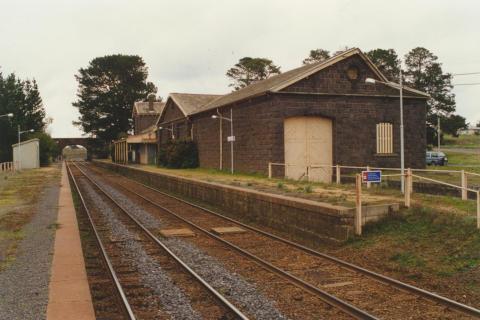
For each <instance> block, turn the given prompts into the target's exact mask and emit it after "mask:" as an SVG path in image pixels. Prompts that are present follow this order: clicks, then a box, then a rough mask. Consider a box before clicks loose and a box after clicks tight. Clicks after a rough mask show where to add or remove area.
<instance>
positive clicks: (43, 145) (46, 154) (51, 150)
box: [27, 132, 60, 166]
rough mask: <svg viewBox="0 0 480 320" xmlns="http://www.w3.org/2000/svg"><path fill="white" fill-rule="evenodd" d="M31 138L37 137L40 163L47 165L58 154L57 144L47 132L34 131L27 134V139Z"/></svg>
mask: <svg viewBox="0 0 480 320" xmlns="http://www.w3.org/2000/svg"><path fill="white" fill-rule="evenodd" d="M33 138H37V139H38V140H39V147H40V150H39V151H40V165H42V166H47V165H48V164H50V162H52V160H53V159H55V158H56V157H57V156H58V155H59V154H60V150H59V149H58V145H57V144H56V143H55V141H54V140H53V139H52V137H50V135H49V134H48V133H45V132H35V133H33V134H29V135H28V137H27V139H33Z"/></svg>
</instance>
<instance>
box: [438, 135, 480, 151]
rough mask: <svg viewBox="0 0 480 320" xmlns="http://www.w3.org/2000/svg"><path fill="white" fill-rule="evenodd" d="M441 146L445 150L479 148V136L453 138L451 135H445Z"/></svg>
mask: <svg viewBox="0 0 480 320" xmlns="http://www.w3.org/2000/svg"><path fill="white" fill-rule="evenodd" d="M443 145H444V146H445V147H447V148H449V147H454V148H465V149H469V148H479V147H480V135H474V134H473V135H461V136H459V137H458V138H455V137H453V136H451V135H445V136H444V139H443Z"/></svg>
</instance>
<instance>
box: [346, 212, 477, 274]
mask: <svg viewBox="0 0 480 320" xmlns="http://www.w3.org/2000/svg"><path fill="white" fill-rule="evenodd" d="M360 249H361V250H360ZM342 250H346V251H349V252H350V251H352V252H353V251H359V250H360V251H361V253H358V254H361V255H364V256H365V255H366V256H368V255H375V256H377V257H376V258H377V259H380V260H383V261H384V263H383V264H384V266H383V267H384V268H386V269H388V270H392V271H394V272H398V273H403V274H404V275H405V276H407V277H409V278H419V277H420V278H421V277H424V276H426V275H434V276H437V277H452V276H455V275H457V274H458V273H464V272H468V271H471V270H474V269H475V268H478V267H479V266H480V232H479V231H478V230H477V229H476V227H475V224H474V223H472V221H471V219H468V218H467V217H464V216H459V215H456V214H451V213H447V212H438V211H436V210H434V209H432V208H428V207H425V206H422V207H414V208H412V209H410V210H408V211H407V212H405V214H404V215H402V216H400V215H398V216H394V217H389V218H386V219H384V220H382V221H380V222H378V223H375V224H372V225H369V226H367V227H366V228H365V235H364V236H363V237H362V238H357V239H353V240H351V241H349V242H348V243H347V244H346V245H345V246H344V248H343V249H342Z"/></svg>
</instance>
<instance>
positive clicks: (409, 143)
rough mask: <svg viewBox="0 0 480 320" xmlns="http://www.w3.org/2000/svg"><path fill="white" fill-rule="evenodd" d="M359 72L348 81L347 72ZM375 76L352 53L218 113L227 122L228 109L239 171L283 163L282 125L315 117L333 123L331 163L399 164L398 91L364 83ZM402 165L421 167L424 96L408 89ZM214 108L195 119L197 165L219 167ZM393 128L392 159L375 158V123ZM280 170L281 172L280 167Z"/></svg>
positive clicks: (226, 159)
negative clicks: (280, 89)
mask: <svg viewBox="0 0 480 320" xmlns="http://www.w3.org/2000/svg"><path fill="white" fill-rule="evenodd" d="M351 66H355V67H356V68H357V69H358V70H359V73H358V75H359V77H358V79H357V80H356V81H350V80H349V79H348V78H347V76H346V70H347V69H348V68H349V67H351ZM366 77H376V76H375V74H374V73H373V71H372V70H371V69H369V67H368V66H367V65H366V64H365V63H364V61H363V60H362V59H360V58H358V57H356V56H353V57H351V58H349V59H346V60H344V61H341V62H339V63H337V64H335V65H333V66H331V67H329V68H327V69H325V70H323V71H320V72H318V73H317V74H314V75H311V76H310V77H308V78H306V79H304V80H301V81H299V82H297V83H295V84H292V85H290V86H289V87H287V88H285V89H284V90H283V92H281V93H271V94H269V95H266V96H263V97H258V98H254V99H251V100H248V101H243V102H241V103H238V104H233V105H229V106H225V107H223V108H221V112H222V113H223V114H224V115H225V116H227V117H229V116H230V108H233V119H234V135H235V137H236V141H235V143H234V163H235V164H234V167H235V170H238V171H244V172H262V173H266V171H267V164H268V162H269V161H272V162H282V163H283V162H284V136H283V135H284V133H283V126H284V120H285V119H286V118H288V117H293V116H320V117H327V118H330V119H332V121H333V162H334V163H339V164H343V165H357V166H360V165H371V166H382V167H399V166H400V124H399V98H398V91H396V90H394V89H392V88H389V87H386V86H384V85H380V84H376V85H371V84H370V85H369V84H365V78H366ZM405 96H406V98H405V99H404V124H405V164H406V166H407V167H414V168H423V167H425V149H426V133H425V116H426V102H425V99H422V98H419V97H418V96H417V97H416V96H415V95H413V94H411V93H408V92H405ZM215 113H216V110H212V111H211V112H205V113H202V114H198V115H195V116H194V117H192V121H193V127H194V139H195V141H197V144H198V148H199V153H200V166H202V167H210V168H218V167H219V120H218V119H211V115H212V114H215ZM379 122H390V123H392V124H393V152H394V153H393V154H392V155H388V156H385V155H377V154H376V124H377V123H379ZM229 134H230V123H229V122H227V121H224V122H223V139H222V141H223V168H224V169H229V168H230V144H229V143H228V142H227V141H226V140H227V136H228V135H229ZM277 172H283V170H277Z"/></svg>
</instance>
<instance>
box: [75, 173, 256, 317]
mask: <svg viewBox="0 0 480 320" xmlns="http://www.w3.org/2000/svg"><path fill="white" fill-rule="evenodd" d="M74 165H75V167H77V169H78V170H79V171H80V172H81V173H82V174H83V175H84V176H85V177H86V178H87V179H88V180H89V181H90V182H91V183H92V184H93V185H95V186H96V187H97V188H98V189H99V190H100V191H101V192H102V193H103V194H104V195H105V196H106V197H107V198H108V199H109V200H110V201H112V202H113V203H114V204H115V205H116V206H117V207H118V208H119V209H120V210H121V211H122V212H123V213H124V214H125V215H126V216H127V217H128V218H129V219H130V220H132V221H133V222H134V223H135V224H136V225H137V226H138V227H139V228H140V229H141V230H142V231H143V232H144V233H145V234H146V235H147V236H148V237H149V238H150V239H152V240H153V241H154V242H155V243H156V244H157V245H158V246H160V247H161V248H162V249H163V250H164V251H165V252H167V254H168V255H169V256H170V257H171V258H173V259H174V260H175V261H176V262H177V263H179V264H180V265H181V266H182V267H183V268H184V269H185V270H186V271H187V272H188V273H189V274H190V275H191V276H193V277H194V278H195V279H196V280H197V281H199V282H200V283H201V284H202V286H203V287H205V289H207V290H208V291H209V292H210V293H211V294H213V295H214V296H215V298H217V299H218V300H219V301H220V302H221V303H222V304H223V305H224V306H225V307H226V308H227V309H228V310H230V311H231V312H233V313H234V314H235V316H237V317H238V318H239V319H242V320H249V318H248V317H247V316H246V315H245V314H243V313H242V312H241V311H240V310H238V309H237V307H235V306H234V305H233V304H232V303H231V302H230V301H228V300H227V299H226V298H225V297H224V296H223V295H222V294H220V293H219V292H218V291H217V290H216V289H214V288H213V287H212V286H210V284H208V282H206V281H205V280H204V279H203V278H202V277H200V276H199V275H198V274H197V273H196V272H195V271H194V270H193V269H191V268H190V267H189V266H188V265H187V264H186V263H185V262H183V260H181V259H180V258H179V257H178V256H177V255H175V253H173V252H172V251H171V250H170V249H169V248H168V247H167V246H166V245H165V244H164V243H163V242H162V241H160V239H158V238H157V237H156V236H155V235H154V234H153V233H152V232H151V231H150V230H148V229H147V228H146V227H145V226H143V225H142V223H141V222H140V221H138V220H137V219H136V218H135V217H133V216H132V215H131V214H130V213H129V212H128V210H126V209H125V208H124V207H123V206H122V205H121V204H119V203H118V202H117V201H116V200H115V199H113V198H112V196H110V195H109V194H108V192H107V191H105V190H104V189H103V188H102V187H101V186H100V185H99V184H98V183H96V182H95V181H93V179H92V178H91V177H90V176H89V175H88V174H86V173H85V172H84V171H83V170H82V169H80V168H79V167H78V166H77V164H74Z"/></svg>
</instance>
